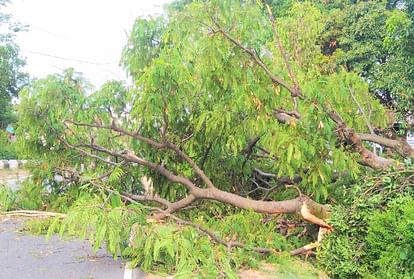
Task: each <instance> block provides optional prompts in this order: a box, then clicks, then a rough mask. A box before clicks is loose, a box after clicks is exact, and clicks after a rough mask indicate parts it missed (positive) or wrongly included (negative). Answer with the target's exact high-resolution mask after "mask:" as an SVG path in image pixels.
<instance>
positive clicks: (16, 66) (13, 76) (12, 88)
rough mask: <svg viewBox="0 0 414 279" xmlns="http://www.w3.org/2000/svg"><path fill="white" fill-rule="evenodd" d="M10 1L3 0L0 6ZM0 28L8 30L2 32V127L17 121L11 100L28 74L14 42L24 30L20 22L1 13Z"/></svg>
mask: <svg viewBox="0 0 414 279" xmlns="http://www.w3.org/2000/svg"><path fill="white" fill-rule="evenodd" d="M7 3H8V1H6V0H1V1H0V7H4V6H5V5H6V4H7ZM0 28H2V30H7V31H6V32H5V33H3V34H0V72H1V75H0V128H5V127H6V126H7V125H8V124H9V123H11V122H14V121H15V116H14V112H13V108H12V105H11V100H12V98H14V97H17V94H18V92H19V90H20V88H22V87H23V86H24V85H25V84H27V77H28V76H27V74H25V73H23V72H22V67H23V66H24V60H23V59H22V58H21V57H20V56H19V48H18V46H17V45H16V44H15V43H14V40H13V39H14V34H15V33H16V32H20V31H21V30H22V26H21V25H20V24H19V23H15V22H13V21H12V19H11V16H10V15H8V14H5V13H0Z"/></svg>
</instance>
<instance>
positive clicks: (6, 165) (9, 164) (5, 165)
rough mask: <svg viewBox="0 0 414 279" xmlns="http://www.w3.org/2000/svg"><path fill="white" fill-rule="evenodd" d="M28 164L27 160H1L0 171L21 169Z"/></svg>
mask: <svg viewBox="0 0 414 279" xmlns="http://www.w3.org/2000/svg"><path fill="white" fill-rule="evenodd" d="M26 163H27V160H0V170H2V169H20V168H22V167H23V166H24V165H25V164H26Z"/></svg>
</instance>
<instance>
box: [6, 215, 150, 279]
mask: <svg viewBox="0 0 414 279" xmlns="http://www.w3.org/2000/svg"><path fill="white" fill-rule="evenodd" d="M21 225H22V220H19V219H8V220H7V219H3V220H0V279H14V278H18V279H26V278H27V279H54V278H59V279H79V278H83V279H86V278H88V279H91V278H96V279H101V278H102V279H118V278H119V279H122V278H124V266H123V264H122V263H121V261H120V260H118V261H114V259H113V258H112V257H110V256H108V255H107V254H106V253H105V251H103V250H101V251H98V253H97V254H96V255H95V254H93V252H92V250H91V248H90V244H89V243H88V242H87V241H80V240H71V241H66V240H62V239H60V238H58V237H56V236H54V237H52V238H51V239H50V240H48V241H46V240H45V238H44V236H33V235H27V234H22V233H20V232H18V228H19V227H21ZM130 278H131V277H130ZM134 278H144V275H143V274H142V273H139V274H135V276H134ZM128 279H129V278H128Z"/></svg>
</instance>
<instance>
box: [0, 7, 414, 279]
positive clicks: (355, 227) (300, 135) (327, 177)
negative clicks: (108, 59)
mask: <svg viewBox="0 0 414 279" xmlns="http://www.w3.org/2000/svg"><path fill="white" fill-rule="evenodd" d="M354 2H355V1H322V0H321V1H316V0H315V1H309V2H308V1H307V2H305V3H303V2H302V1H271V2H270V4H269V5H267V4H266V3H265V2H262V1H230V0H229V1H221V0H220V1H218V0H217V1H215V0H214V1H177V2H174V3H173V4H172V5H171V6H169V8H168V9H167V12H166V14H165V15H163V16H162V17H159V18H154V19H138V20H137V21H136V22H135V24H134V26H133V28H132V32H131V34H130V38H129V40H128V42H127V45H126V46H125V48H124V50H123V57H122V63H123V65H124V67H125V68H126V69H127V70H128V72H129V74H130V76H131V79H132V80H133V82H134V85H133V86H132V87H131V88H128V87H127V86H125V84H123V83H122V82H119V81H110V82H107V83H106V84H105V85H104V86H102V88H101V89H99V90H98V91H96V92H90V90H89V88H90V87H89V85H88V84H87V83H86V82H85V80H84V79H83V77H82V75H81V74H79V73H76V72H75V71H74V70H73V69H68V70H66V71H64V72H63V73H62V74H54V75H50V76H49V77H47V78H44V79H40V80H37V81H34V82H33V83H32V84H30V86H27V87H25V88H24V89H23V90H21V92H20V94H19V97H20V103H19V106H18V129H17V134H18V143H17V144H18V146H19V150H20V152H21V154H23V155H24V156H26V157H30V158H31V159H33V160H34V161H33V163H34V166H33V167H32V174H33V176H32V178H31V180H30V181H29V182H27V184H26V185H25V186H24V187H23V188H22V189H21V190H20V192H18V193H17V194H16V193H13V192H10V191H8V190H5V189H1V191H0V205H1V209H2V210H10V209H14V208H27V209H33V208H43V209H48V210H53V211H59V212H62V213H65V214H66V215H65V216H66V217H65V218H62V216H59V217H58V218H56V219H54V220H52V221H51V220H49V221H47V222H46V223H41V224H37V223H35V224H34V225H33V227H34V228H35V230H36V229H37V230H38V231H44V230H48V231H49V234H51V233H53V232H60V233H61V234H69V235H75V236H80V237H87V238H89V239H90V240H91V241H92V243H93V245H94V247H95V248H96V249H97V248H99V247H100V246H101V245H103V244H104V243H105V244H106V247H107V249H108V251H109V252H111V253H112V254H113V255H114V257H117V256H119V255H121V256H122V257H127V258H128V259H131V260H132V264H133V265H136V264H138V265H140V266H141V267H142V268H143V269H144V270H146V271H157V272H161V273H169V274H171V273H173V274H176V276H177V277H181V278H189V277H192V276H199V277H207V278H216V277H230V278H232V277H235V276H237V275H236V274H237V270H238V269H240V268H243V267H259V266H260V265H261V263H262V262H263V261H267V262H270V263H278V264H281V263H282V262H285V263H286V262H287V263H288V264H290V263H292V261H293V260H292V259H291V258H289V256H288V255H289V254H291V255H297V254H301V253H309V254H310V253H311V252H310V249H307V248H306V249H305V248H304V249H302V250H300V249H299V250H298V249H297V248H300V247H302V246H303V245H305V244H308V243H309V242H315V243H316V244H315V243H313V245H314V246H312V245H310V246H312V247H315V246H317V245H318V244H319V240H318V241H317V232H318V231H319V232H323V231H324V230H325V232H328V233H329V232H331V233H330V234H328V236H327V237H326V239H325V240H323V242H322V243H323V245H322V247H321V248H320V250H319V251H318V259H319V264H320V266H321V267H322V268H325V269H326V272H328V273H329V274H330V275H332V276H333V277H335V276H336V277H338V278H359V277H364V276H365V277H366V276H368V274H373V275H372V276H374V277H376V276H379V277H381V278H383V277H385V278H387V277H389V278H396V276H400V275H401V276H405V275H406V274H407V275H409V274H412V271H413V270H412V263H411V261H410V259H411V257H410V255H411V254H412V252H413V251H412V250H413V249H412V247H411V246H410V243H411V242H410V240H411V239H412V226H411V223H410V218H411V216H412V214H413V204H412V203H413V200H412V197H411V192H410V190H409V188H410V187H411V186H412V178H413V174H412V170H410V166H409V165H410V164H411V163H412V159H413V158H414V150H413V149H412V148H411V147H410V146H409V145H408V144H407V143H406V142H405V140H404V139H403V138H399V137H398V136H399V135H397V134H395V133H394V132H395V131H393V130H392V129H390V126H392V124H393V121H394V120H395V119H394V118H393V117H390V114H392V113H391V110H390V109H392V108H393V107H396V106H397V105H398V108H399V113H400V116H401V119H403V120H405V119H404V117H405V116H407V114H409V113H410V110H411V108H412V105H413V103H412V96H413V91H412V80H413V79H412V76H411V74H412V69H411V68H409V67H408V66H407V65H408V64H407V65H406V64H405V63H406V62H408V61H410V59H412V54H413V53H412V51H411V49H409V47H408V46H407V40H410V38H411V37H410V36H412V19H411V18H410V14H409V13H408V11H410V9H411V4H410V3H411V2H407V5H405V6H404V5H403V6H399V5H401V4H396V3H395V1H391V2H383V1H356V2H357V3H354ZM377 27H378V28H379V29H378V28H377ZM384 28H385V29H384ZM384 57H385V58H384ZM381 59H383V60H381ZM391 74H392V75H394V77H395V75H398V76H399V77H400V78H401V77H402V80H403V81H401V82H400V83H399V84H398V86H397V85H395V84H394V83H395V78H393V77H392V75H391ZM387 94H388V95H387ZM384 96H388V97H384ZM378 97H379V98H378ZM387 98H388V99H387ZM384 103H385V104H386V105H387V106H384ZM388 132H390V133H391V135H390V133H388ZM373 142H374V143H378V144H381V145H383V146H384V147H385V149H386V152H384V153H383V154H380V156H378V155H377V154H375V153H374V152H372V151H371V150H372V143H373ZM389 169H392V170H394V172H391V173H390V172H389ZM369 176H374V177H373V178H369ZM57 178H59V179H57ZM359 181H363V182H359ZM333 201H335V202H333ZM324 204H333V206H331V207H330V210H329V207H328V206H325V205H324ZM280 213H291V214H292V213H293V214H295V215H294V216H290V217H286V216H279V215H277V214H280ZM329 214H331V215H330V218H328V216H329ZM296 215H297V216H296ZM396 216H399V217H400V220H398V221H397V220H396ZM300 218H302V219H304V220H305V221H307V222H308V223H305V222H303V220H300ZM332 229H333V232H332ZM400 235H404V238H399V236H400ZM391 244H392V245H391ZM310 246H308V247H310ZM305 247H307V246H305ZM298 251H299V252H298ZM355 251H356V252H355ZM308 275H309V277H310V278H312V277H314V276H318V275H317V273H315V272H314V271H313V270H311V271H309V272H308Z"/></svg>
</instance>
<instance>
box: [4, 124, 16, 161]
mask: <svg viewBox="0 0 414 279" xmlns="http://www.w3.org/2000/svg"><path fill="white" fill-rule="evenodd" d="M13 159H17V152H16V148H15V144H14V143H11V142H10V140H9V138H8V136H7V134H6V132H4V131H0V160H13Z"/></svg>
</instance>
